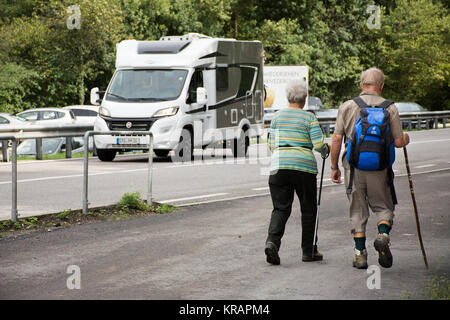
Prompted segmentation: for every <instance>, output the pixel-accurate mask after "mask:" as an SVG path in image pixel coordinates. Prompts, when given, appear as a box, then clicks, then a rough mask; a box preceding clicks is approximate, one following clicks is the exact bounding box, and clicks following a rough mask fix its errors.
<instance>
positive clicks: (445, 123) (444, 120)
mask: <svg viewBox="0 0 450 320" xmlns="http://www.w3.org/2000/svg"><path fill="white" fill-rule="evenodd" d="M442 124H443V125H444V128H447V118H445V117H444V118H442Z"/></svg>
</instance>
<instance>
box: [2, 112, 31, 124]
mask: <svg viewBox="0 0 450 320" xmlns="http://www.w3.org/2000/svg"><path fill="white" fill-rule="evenodd" d="M25 124H26V122H25V119H24V118H22V117H20V116H14V115H12V114H10V113H4V112H2V113H0V128H6V127H7V126H23V125H25Z"/></svg>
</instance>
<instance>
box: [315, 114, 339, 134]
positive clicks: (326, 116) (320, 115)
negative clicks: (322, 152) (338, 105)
mask: <svg viewBox="0 0 450 320" xmlns="http://www.w3.org/2000/svg"><path fill="white" fill-rule="evenodd" d="M338 110H339V109H322V110H318V111H316V112H315V114H316V117H317V120H319V123H320V119H321V118H328V117H334V118H336V117H337V114H338ZM332 122H333V123H332V124H330V133H333V132H334V125H335V122H336V121H334V120H332Z"/></svg>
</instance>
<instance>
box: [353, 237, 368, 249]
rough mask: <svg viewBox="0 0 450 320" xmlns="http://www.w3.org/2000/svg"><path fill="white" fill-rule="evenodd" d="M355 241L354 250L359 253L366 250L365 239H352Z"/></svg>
mask: <svg viewBox="0 0 450 320" xmlns="http://www.w3.org/2000/svg"><path fill="white" fill-rule="evenodd" d="M353 239H354V240H355V248H356V249H357V250H359V251H363V250H364V249H366V237H360V238H353Z"/></svg>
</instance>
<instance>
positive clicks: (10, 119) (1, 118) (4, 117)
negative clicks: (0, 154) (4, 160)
mask: <svg viewBox="0 0 450 320" xmlns="http://www.w3.org/2000/svg"><path fill="white" fill-rule="evenodd" d="M26 125H33V123H32V122H26V121H25V119H23V118H21V117H20V116H14V115H12V114H10V113H4V112H2V113H0V128H1V129H10V128H13V127H23V126H26ZM2 134H3V135H5V134H6V135H7V133H6V132H3V133H2ZM8 145H9V146H11V141H10V142H9V144H8ZM2 147H3V143H0V150H1V149H2Z"/></svg>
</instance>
